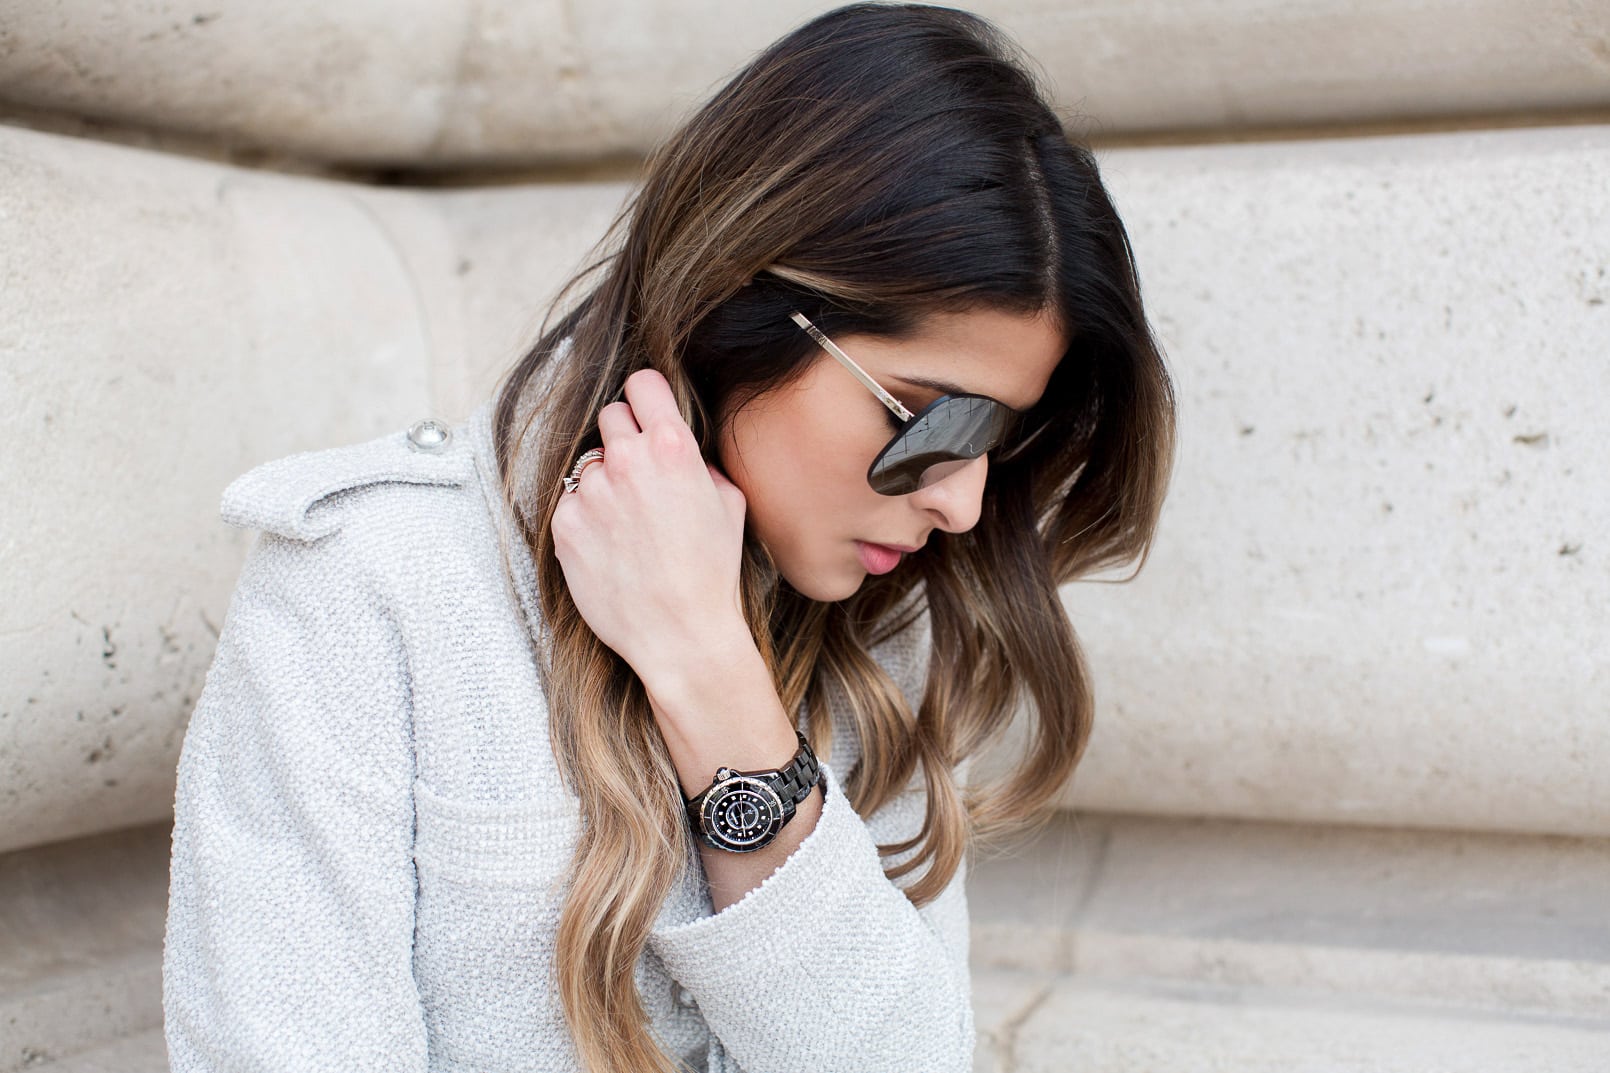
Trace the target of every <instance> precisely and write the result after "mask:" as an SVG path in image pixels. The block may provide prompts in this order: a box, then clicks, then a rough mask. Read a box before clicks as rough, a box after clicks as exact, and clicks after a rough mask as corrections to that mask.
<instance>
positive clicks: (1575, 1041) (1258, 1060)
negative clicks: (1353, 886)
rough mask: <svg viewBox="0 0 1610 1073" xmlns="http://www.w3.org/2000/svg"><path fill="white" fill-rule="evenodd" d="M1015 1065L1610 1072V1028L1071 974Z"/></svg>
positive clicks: (1253, 1071)
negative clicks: (1608, 1063)
mask: <svg viewBox="0 0 1610 1073" xmlns="http://www.w3.org/2000/svg"><path fill="white" fill-rule="evenodd" d="M1016 1055H1017V1061H1016V1062H1015V1063H1014V1065H1012V1066H1011V1067H1009V1069H1008V1070H1007V1071H1006V1073H1066V1071H1067V1070H1070V1069H1075V1070H1079V1071H1080V1073H1154V1071H1156V1070H1169V1071H1171V1073H1221V1071H1222V1073H1600V1071H1602V1070H1603V1069H1604V1068H1605V1060H1606V1057H1607V1056H1610V1031H1606V1030H1605V1027H1604V1026H1596V1027H1585V1026H1582V1025H1579V1024H1576V1023H1573V1022H1570V1021H1566V1020H1547V1019H1532V1018H1518V1017H1517V1018H1507V1017H1502V1016H1488V1015H1479V1014H1463V1013H1460V1012H1458V1011H1441V1010H1424V1009H1413V1008H1403V1007H1396V1006H1383V1005H1379V1004H1373V1003H1358V1004H1341V1003H1336V1002H1334V1001H1332V1002H1329V1003H1326V1004H1316V1003H1315V1002H1314V1001H1313V1000H1312V999H1311V998H1310V997H1309V996H1306V995H1303V994H1301V993H1288V992H1265V991H1257V990H1253V989H1248V988H1205V987H1178V986H1173V987H1162V986H1135V987H1122V986H1113V985H1102V984H1092V983H1086V982H1082V981H1076V980H1069V981H1066V982H1064V983H1062V984H1061V985H1060V986H1058V987H1057V988H1056V989H1055V990H1053V991H1052V992H1051V994H1050V995H1048V996H1047V997H1046V999H1045V1001H1044V1002H1042V1003H1041V1004H1040V1005H1039V1006H1038V1007H1037V1008H1036V1009H1035V1010H1034V1012H1033V1013H1032V1014H1031V1015H1030V1016H1029V1017H1028V1019H1027V1020H1026V1021H1025V1022H1024V1023H1023V1025H1022V1026H1021V1027H1020V1028H1019V1029H1018V1033H1017V1046H1016Z"/></svg>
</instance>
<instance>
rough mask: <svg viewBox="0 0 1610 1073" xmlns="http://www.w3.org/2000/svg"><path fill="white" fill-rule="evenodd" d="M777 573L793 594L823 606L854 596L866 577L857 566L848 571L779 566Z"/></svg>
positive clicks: (864, 572)
mask: <svg viewBox="0 0 1610 1073" xmlns="http://www.w3.org/2000/svg"><path fill="white" fill-rule="evenodd" d="M778 572H779V573H781V574H782V575H783V578H784V580H786V581H787V582H788V584H789V585H790V586H791V587H792V588H793V589H794V591H795V592H797V593H799V594H800V595H801V596H803V597H805V598H806V599H808V600H815V601H816V602H817V603H823V604H832V603H838V602H839V601H840V600H847V599H849V598H850V597H851V596H854V595H855V594H856V593H857V592H858V591H860V588H861V583H862V582H863V581H865V580H866V576H867V575H866V570H865V569H863V568H861V567H860V566H859V565H856V566H855V567H854V568H853V569H850V570H843V569H840V570H824V569H810V570H795V569H790V568H789V567H787V566H784V565H782V564H779V565H778Z"/></svg>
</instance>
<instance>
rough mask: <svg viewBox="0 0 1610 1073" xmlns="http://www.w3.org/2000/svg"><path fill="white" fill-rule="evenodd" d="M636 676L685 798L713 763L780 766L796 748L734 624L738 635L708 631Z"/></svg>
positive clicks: (771, 688) (705, 780) (700, 785)
mask: <svg viewBox="0 0 1610 1073" xmlns="http://www.w3.org/2000/svg"><path fill="white" fill-rule="evenodd" d="M639 676H640V677H641V678H642V680H643V687H644V690H645V691H646V692H647V694H648V698H649V704H650V706H651V707H652V708H653V711H654V717H655V719H656V720H657V721H658V723H659V726H660V733H661V735H662V736H663V737H664V739H665V743H666V747H667V748H668V749H669V751H670V753H671V760H672V762H673V763H675V764H676V768H677V773H678V774H679V775H680V776H681V780H682V787H683V791H684V793H685V794H686V795H687V796H689V797H692V796H693V795H695V794H697V793H699V792H700V791H702V790H703V789H704V788H705V787H706V786H708V785H709V784H710V780H711V778H712V777H713V776H714V775H715V772H716V769H717V768H720V767H723V766H725V767H731V768H735V769H737V770H740V771H759V770H764V769H770V768H780V767H783V766H784V765H786V764H787V763H788V762H789V760H790V759H791V758H792V757H793V755H794V751H795V749H797V748H798V739H797V738H796V737H795V736H794V726H793V722H792V720H790V719H789V718H788V714H787V712H785V711H784V710H783V705H782V701H781V700H779V699H778V696H777V687H776V685H775V684H774V683H773V682H772V678H771V672H770V670H769V669H768V668H767V667H766V661H765V660H764V659H762V658H761V655H760V650H759V649H758V648H757V647H756V645H755V642H754V638H753V636H751V635H750V633H749V631H748V629H747V627H744V626H742V624H740V628H739V634H737V635H734V634H730V633H729V634H718V635H713V636H712V638H711V639H710V640H709V641H707V642H706V643H704V644H702V645H700V646H698V647H697V648H696V649H693V650H689V651H687V652H686V653H685V654H684V655H683V656H681V657H680V658H677V659H672V660H667V661H664V662H661V663H658V664H657V665H656V669H655V670H653V671H651V673H650V674H649V675H646V676H645V675H642V674H641V672H640V674H639Z"/></svg>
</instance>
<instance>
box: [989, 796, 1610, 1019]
mask: <svg viewBox="0 0 1610 1073" xmlns="http://www.w3.org/2000/svg"><path fill="white" fill-rule="evenodd" d="M1606 890H1610V841H1606V840H1603V839H1570V838H1558V837H1550V838H1538V837H1523V836H1516V835H1496V834H1471V833H1453V832H1438V831H1408V830H1382V829H1372V828H1357V827H1345V826H1339V827H1310V826H1297V825H1287V824H1270V823H1246V822H1231V821H1224V820H1174V819H1167V818H1160V817H1139V816H1099V815H1085V814H1080V813H1063V814H1061V815H1059V816H1057V817H1056V818H1055V820H1054V821H1053V822H1052V823H1051V825H1050V826H1049V827H1047V828H1046V830H1045V831H1044V832H1043V833H1042V834H1040V835H1039V836H1037V837H1036V838H1035V839H1034V840H1033V841H1031V842H1029V843H1027V844H1025V845H1023V846H1022V847H1020V848H1019V849H1018V850H1017V851H1016V852H1015V853H1014V854H1013V855H1012V856H1006V857H998V858H995V859H991V860H984V861H981V862H979V864H978V865H977V867H976V869H975V873H974V875H972V876H970V877H969V883H968V896H969V899H970V901H971V910H972V922H973V932H972V955H973V963H974V965H975V966H976V967H978V968H980V969H1008V968H1010V969H1021V970H1035V971H1040V972H1054V973H1076V974H1078V975H1079V976H1081V977H1083V978H1093V979H1105V980H1174V981H1181V982H1187V983H1191V984H1193V985H1194V984H1201V985H1204V986H1215V987H1242V986H1245V987H1256V988H1263V989H1268V990H1272V991H1274V990H1282V989H1301V990H1303V991H1305V992H1307V993H1309V994H1310V995H1313V996H1316V1001H1327V1002H1328V1001H1334V1002H1346V1001H1349V998H1348V997H1349V996H1353V997H1357V996H1369V997H1370V998H1371V999H1372V1001H1383V1002H1384V1001H1390V1002H1405V1003H1410V1004H1423V1005H1436V1006H1441V1007H1451V1008H1460V1009H1465V1010H1487V1011H1489V1012H1491V1013H1494V1014H1503V1015H1505V1016H1520V1015H1526V1016H1534V1015H1535V1016H1538V1017H1555V1018H1577V1019H1581V1020H1583V1021H1586V1022H1592V1023H1595V1024H1600V1025H1602V1026H1604V1027H1606V1028H1607V1029H1610V921H1607V920H1606V918H1605V914H1604V911H1603V902H1604V892H1605V891H1606ZM1323 995H1329V996H1331V997H1330V998H1329V999H1319V998H1317V996H1323Z"/></svg>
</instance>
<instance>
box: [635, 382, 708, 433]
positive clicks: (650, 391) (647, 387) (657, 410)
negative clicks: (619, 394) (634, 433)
mask: <svg viewBox="0 0 1610 1073" xmlns="http://www.w3.org/2000/svg"><path fill="white" fill-rule="evenodd" d="M626 401H627V402H629V403H631V404H632V413H633V414H634V415H636V417H637V423H638V426H639V427H640V428H642V430H643V431H644V432H647V433H649V434H650V435H651V436H653V437H654V439H655V442H656V443H665V442H668V441H669V440H670V438H671V435H672V434H671V433H667V432H665V431H663V429H674V430H677V432H676V436H677V438H681V437H682V436H685V437H686V438H687V439H688V440H690V441H691V440H692V438H693V432H692V430H690V429H689V428H688V425H687V422H686V421H684V420H682V413H681V411H679V410H678V409H677V408H676V396H675V395H673V394H672V393H671V384H670V382H669V381H667V380H666V379H665V377H664V376H661V375H660V374H659V373H657V372H655V371H654V370H653V369H639V370H637V372H635V373H633V374H632V375H631V376H628V377H627V378H626Z"/></svg>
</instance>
